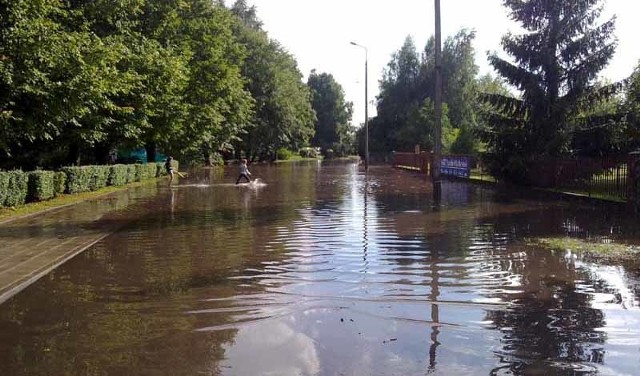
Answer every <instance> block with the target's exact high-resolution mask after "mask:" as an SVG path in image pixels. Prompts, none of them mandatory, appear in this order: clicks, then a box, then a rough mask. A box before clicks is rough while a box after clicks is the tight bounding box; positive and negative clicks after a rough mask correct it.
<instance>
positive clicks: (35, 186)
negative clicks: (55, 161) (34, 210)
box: [27, 171, 56, 202]
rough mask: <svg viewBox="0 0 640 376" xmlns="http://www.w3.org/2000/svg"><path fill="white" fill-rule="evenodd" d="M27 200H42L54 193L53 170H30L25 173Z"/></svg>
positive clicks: (51, 196)
mask: <svg viewBox="0 0 640 376" xmlns="http://www.w3.org/2000/svg"><path fill="white" fill-rule="evenodd" d="M27 176H28V181H27V202H35V201H44V200H48V199H50V198H53V196H54V195H55V193H56V192H55V172H53V171H31V172H28V173H27Z"/></svg>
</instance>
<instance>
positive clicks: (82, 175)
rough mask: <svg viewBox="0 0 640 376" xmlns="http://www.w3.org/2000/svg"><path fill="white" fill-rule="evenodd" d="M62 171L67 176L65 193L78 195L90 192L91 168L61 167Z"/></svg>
mask: <svg viewBox="0 0 640 376" xmlns="http://www.w3.org/2000/svg"><path fill="white" fill-rule="evenodd" d="M62 171H63V172H64V173H65V174H67V185H66V188H65V191H64V192H65V193H80V192H88V191H90V190H91V183H92V179H93V170H92V168H91V166H81V167H63V168H62Z"/></svg>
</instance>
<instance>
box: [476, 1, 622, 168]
mask: <svg viewBox="0 0 640 376" xmlns="http://www.w3.org/2000/svg"><path fill="white" fill-rule="evenodd" d="M503 4H504V6H506V7H508V8H509V9H510V17H511V18H512V19H513V20H515V21H517V22H519V23H520V24H521V26H522V27H523V28H524V30H525V32H524V33H523V34H520V35H514V34H512V33H508V34H507V35H505V36H504V37H503V39H502V47H503V48H504V51H505V52H506V53H507V54H508V55H510V57H511V58H512V61H508V60H505V59H502V58H500V57H498V56H497V55H496V54H495V53H493V54H490V55H489V62H490V63H491V65H492V66H493V67H494V68H495V70H496V71H497V72H498V73H499V75H500V76H502V77H503V78H504V79H505V80H506V82H508V83H509V84H511V85H512V86H514V87H515V88H517V89H518V90H520V92H521V95H520V96H519V97H518V98H514V97H509V96H503V95H497V94H492V95H487V96H486V98H487V100H488V101H489V102H490V103H492V104H493V105H494V106H493V108H494V109H496V111H495V112H493V113H492V114H491V115H492V116H491V121H490V124H491V125H490V128H489V129H485V132H483V134H482V135H483V137H484V139H485V141H487V142H488V146H489V148H490V150H491V151H492V152H493V153H494V154H493V156H494V160H493V162H494V165H496V166H497V167H499V168H498V170H500V171H496V169H494V172H497V173H498V174H500V175H507V177H509V176H508V175H512V176H511V177H514V176H513V172H514V170H520V171H523V170H524V169H525V168H526V162H527V161H528V160H533V159H537V158H540V157H554V156H559V155H562V154H563V153H566V152H568V147H569V145H570V143H571V138H572V137H573V135H574V133H575V132H576V131H578V130H579V129H582V128H584V127H588V126H590V125H593V124H592V122H591V121H590V119H587V118H581V117H580V116H581V114H583V113H584V111H582V110H583V109H584V108H586V107H588V106H590V105H592V104H593V103H595V102H597V101H599V100H602V98H603V97H606V96H607V95H610V94H612V92H613V91H615V89H616V87H617V85H607V86H602V85H595V84H596V78H597V75H598V73H599V72H600V71H601V70H602V69H603V68H604V67H605V66H606V65H607V64H608V62H609V60H610V59H611V57H612V55H613V53H614V51H615V47H616V40H615V38H614V37H613V31H614V26H615V17H613V18H611V19H609V20H607V21H605V22H602V23H600V20H599V19H600V15H601V13H602V9H603V6H602V0H504V1H503Z"/></svg>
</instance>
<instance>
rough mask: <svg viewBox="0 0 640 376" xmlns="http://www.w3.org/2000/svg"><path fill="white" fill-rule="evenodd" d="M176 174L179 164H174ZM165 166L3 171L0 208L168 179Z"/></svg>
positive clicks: (0, 180)
mask: <svg viewBox="0 0 640 376" xmlns="http://www.w3.org/2000/svg"><path fill="white" fill-rule="evenodd" d="M173 166H174V168H175V170H177V169H178V162H177V161H174V163H173ZM166 174H167V172H166V171H165V169H164V163H163V162H159V163H146V164H130V165H123V164H117V165H112V166H80V167H63V168H62V169H61V170H60V171H44V170H37V171H30V172H23V171H20V170H14V171H0V207H12V206H19V205H23V204H24V203H25V202H37V201H45V200H49V199H51V198H53V197H55V196H59V195H61V194H63V193H68V194H73V193H80V192H88V191H95V190H98V189H101V188H104V187H106V186H122V185H125V184H127V183H132V182H137V181H141V180H146V179H151V178H156V177H160V176H164V175H166Z"/></svg>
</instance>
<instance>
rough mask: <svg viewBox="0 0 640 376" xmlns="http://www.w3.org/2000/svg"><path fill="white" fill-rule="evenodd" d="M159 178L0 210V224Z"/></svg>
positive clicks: (149, 182)
mask: <svg viewBox="0 0 640 376" xmlns="http://www.w3.org/2000/svg"><path fill="white" fill-rule="evenodd" d="M156 181H157V178H152V179H147V180H145V181H142V182H135V183H130V184H127V185H122V186H118V187H113V186H112V187H105V188H102V189H99V190H97V191H93V192H82V193H75V194H63V195H61V196H57V197H54V198H52V199H51V200H47V201H40V202H32V203H28V204H25V205H21V206H19V207H15V208H13V207H12V208H0V222H4V221H7V220H10V219H13V218H17V217H22V216H26V215H30V214H34V213H39V212H43V211H47V210H51V209H56V208H59V207H63V206H67V205H72V204H76V203H78V202H82V201H85V200H89V199H92V198H96V197H99V196H103V195H106V194H109V193H113V192H117V191H122V190H125V189H129V188H132V187H139V186H142V185H146V184H151V183H155V182H156Z"/></svg>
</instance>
